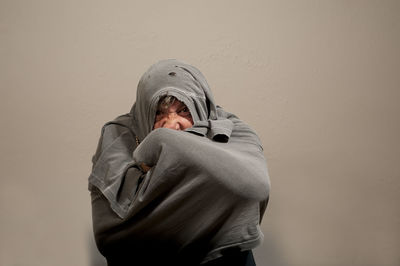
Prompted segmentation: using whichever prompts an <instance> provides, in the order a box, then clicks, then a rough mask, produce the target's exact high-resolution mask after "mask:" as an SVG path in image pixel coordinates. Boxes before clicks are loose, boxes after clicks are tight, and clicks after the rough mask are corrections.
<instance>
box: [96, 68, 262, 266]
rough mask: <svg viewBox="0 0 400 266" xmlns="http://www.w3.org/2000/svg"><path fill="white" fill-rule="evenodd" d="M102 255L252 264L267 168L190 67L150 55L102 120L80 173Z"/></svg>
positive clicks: (123, 260)
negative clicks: (129, 92) (134, 85)
mask: <svg viewBox="0 0 400 266" xmlns="http://www.w3.org/2000/svg"><path fill="white" fill-rule="evenodd" d="M89 190H90V191H91V195H92V216H93V228H94V233H95V239H96V243H97V246H98V248H99V250H100V252H101V253H102V254H103V255H104V256H105V257H106V259H107V262H108V264H109V265H111V266H112V265H200V264H202V265H255V264H254V260H253V257H252V253H251V249H253V248H254V247H256V246H257V245H259V244H260V243H261V241H262V238H263V235H262V233H261V230H260V222H261V218H262V215H263V213H264V211H265V208H266V206H267V201H268V197H269V177H268V173H267V168H266V163H265V159H264V156H263V152H262V147H261V143H260V140H259V139H258V137H257V135H256V134H255V132H254V131H253V130H251V129H250V128H249V127H248V126H247V125H246V124H245V123H243V122H242V121H241V120H239V119H238V118H237V117H236V116H234V115H233V114H230V113H228V112H225V111H224V110H223V109H222V108H220V107H218V106H217V105H216V104H215V102H214V99H213V96H212V94H211V90H210V88H209V86H208V84H207V82H206V80H205V78H204V76H203V75H202V74H201V73H200V71H199V70H198V69H196V68H194V67H193V66H190V65H188V64H185V63H182V62H179V61H177V60H164V61H160V62H158V63H157V64H154V65H153V66H152V67H150V69H149V70H148V71H147V72H146V73H145V74H144V75H143V76H142V78H141V80H140V81H139V84H138V89H137V96H136V103H135V104H134V105H133V107H132V109H131V112H130V113H129V114H126V115H122V116H120V117H118V118H117V119H115V120H114V121H111V122H109V123H107V124H106V125H105V126H104V127H103V131H102V135H101V138H100V141H99V145H98V148H97V151H96V154H95V155H94V156H93V169H92V173H91V175H90V177H89Z"/></svg>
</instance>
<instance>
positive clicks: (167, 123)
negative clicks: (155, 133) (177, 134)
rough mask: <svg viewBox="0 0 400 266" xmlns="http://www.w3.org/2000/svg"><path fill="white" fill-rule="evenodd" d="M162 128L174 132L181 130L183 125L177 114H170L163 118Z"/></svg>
mask: <svg viewBox="0 0 400 266" xmlns="http://www.w3.org/2000/svg"><path fill="white" fill-rule="evenodd" d="M161 127H163V128H169V129H174V130H181V128H182V125H181V122H180V117H179V116H178V115H177V113H175V112H173V113H169V114H168V115H166V116H165V117H164V118H163V121H162V124H161Z"/></svg>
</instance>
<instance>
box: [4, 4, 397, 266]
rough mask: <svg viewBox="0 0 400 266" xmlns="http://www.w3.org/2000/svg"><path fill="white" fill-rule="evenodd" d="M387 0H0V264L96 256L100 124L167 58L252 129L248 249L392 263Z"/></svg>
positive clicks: (278, 257) (261, 261) (392, 11)
mask: <svg viewBox="0 0 400 266" xmlns="http://www.w3.org/2000/svg"><path fill="white" fill-rule="evenodd" d="M399 14H400V2H399V1H211V0H209V1H177V0H170V1H157V2H156V1H82V0H80V1H71V0H68V1H52V0H37V1H28V0H19V1H18V0H1V1H0V86H1V87H0V89H1V90H0V93H1V94H0V101H1V102H0V111H1V112H0V122H1V130H0V167H1V179H0V182H1V183H0V193H1V194H0V197H1V198H0V199H1V200H0V213H1V214H0V265H30V266H34V265H40V266H46V265H48V266H53V265H61V266H62V265H92V266H94V265H96V263H95V261H96V260H97V257H96V253H95V249H93V242H91V241H92V238H91V237H92V236H91V216H90V202H89V194H88V191H87V188H86V187H87V176H88V174H89V171H90V167H91V164H90V158H91V155H92V154H93V152H94V150H95V147H96V143H97V139H98V136H99V133H100V128H101V126H102V124H103V123H104V122H106V121H108V120H110V119H112V118H114V117H115V116H117V115H118V114H122V113H124V112H127V111H129V109H130V106H131V104H132V103H133V102H134V99H135V88H136V84H137V81H138V79H139V77H140V76H141V74H142V73H143V72H144V71H145V70H146V69H147V67H149V66H150V65H151V64H152V63H154V62H156V61H157V60H159V59H164V58H178V59H181V60H184V61H186V62H188V63H191V64H193V65H195V66H197V67H198V68H200V69H201V70H202V71H203V73H204V74H205V76H206V77H207V78H208V81H209V83H210V84H211V86H212V89H213V91H214V94H215V98H216V100H217V102H218V103H219V104H220V105H222V106H223V107H225V108H226V109H227V110H229V111H232V112H234V113H236V114H237V115H238V116H240V117H241V118H242V119H244V120H245V121H247V122H248V123H249V124H250V125H252V126H253V127H254V128H255V129H256V131H257V132H258V133H259V135H260V137H261V139H262V141H263V143H264V148H265V155H266V157H267V160H268V164H269V169H270V174H271V180H272V192H271V201H270V205H269V208H268V210H267V213H266V216H265V218H264V221H263V224H262V227H263V231H264V233H265V242H264V244H263V246H261V247H259V248H258V249H257V250H256V257H257V260H258V265H261V266H263V265H265V266H267V265H268V266H269V265H293V266H294V265H304V266H306V265H307V266H308V265H315V266H319V265H332V266H333V265H359V266H364V265H393V266H395V265H399V264H400V252H399V250H400V208H399V200H400V181H399V178H400V166H399V165H400V163H399V158H400V142H399V136H400V123H399V122H400V121H399V114H400V105H399V103H398V102H399V96H400V92H399V89H400V52H399V47H400V16H399Z"/></svg>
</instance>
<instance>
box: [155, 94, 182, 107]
mask: <svg viewBox="0 0 400 266" xmlns="http://www.w3.org/2000/svg"><path fill="white" fill-rule="evenodd" d="M181 106H184V107H186V105H185V104H184V103H183V102H181V101H179V100H178V99H177V98H175V97H173V96H172V97H171V96H167V97H162V98H161V99H160V100H159V102H158V106H157V107H158V108H157V109H168V108H170V107H175V108H179V107H181Z"/></svg>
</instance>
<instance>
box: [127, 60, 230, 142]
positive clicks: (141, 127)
mask: <svg viewBox="0 0 400 266" xmlns="http://www.w3.org/2000/svg"><path fill="white" fill-rule="evenodd" d="M165 95H171V96H174V97H175V98H177V99H178V100H179V101H181V102H183V103H184V104H185V105H186V106H187V107H188V108H189V111H190V113H191V115H192V118H193V127H192V128H189V129H186V131H190V132H193V133H196V134H199V135H203V136H207V137H209V138H211V139H214V140H218V141H222V142H226V141H228V139H229V136H230V134H231V131H232V127H233V124H232V122H231V121H230V120H227V119H222V118H219V117H218V114H217V105H216V104H215V101H214V97H213V95H212V93H211V90H210V87H209V85H208V83H207V81H206V79H205V77H204V76H203V74H202V73H201V72H200V71H199V70H198V69H197V68H195V67H193V66H191V65H188V64H186V63H183V62H180V61H178V60H175V59H167V60H162V61H159V62H158V63H156V64H154V65H152V66H151V67H150V68H149V69H148V70H147V71H146V72H145V73H144V74H143V76H142V78H141V79H140V81H139V84H138V87H137V92H136V103H135V104H134V105H133V107H132V109H131V115H132V117H133V128H134V131H135V133H136V134H137V136H138V138H139V139H140V140H143V139H144V138H145V137H146V136H147V135H148V134H149V133H150V132H151V131H152V129H153V124H154V118H155V114H156V110H157V105H158V102H159V100H160V98H161V97H163V96H165Z"/></svg>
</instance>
